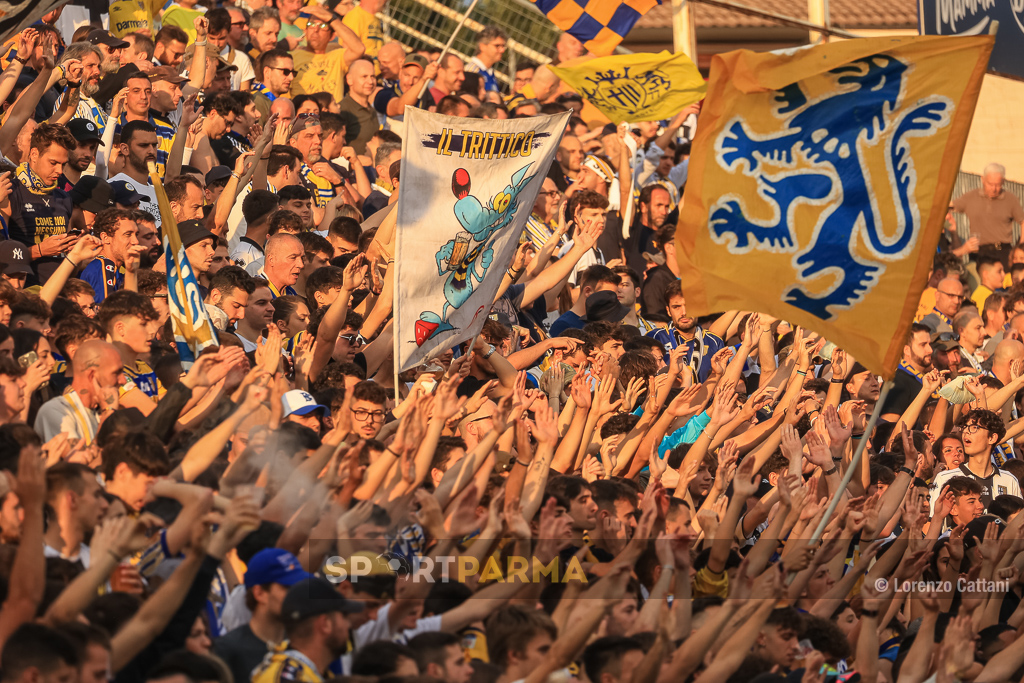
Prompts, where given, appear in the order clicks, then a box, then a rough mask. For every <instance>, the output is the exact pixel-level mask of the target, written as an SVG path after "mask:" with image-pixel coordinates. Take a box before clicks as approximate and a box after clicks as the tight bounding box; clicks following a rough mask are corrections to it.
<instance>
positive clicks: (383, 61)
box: [377, 40, 405, 88]
mask: <svg viewBox="0 0 1024 683" xmlns="http://www.w3.org/2000/svg"><path fill="white" fill-rule="evenodd" d="M404 61H405V48H404V47H402V44H401V43H399V42H397V41H394V40H392V41H391V42H390V43H384V45H382V46H381V48H380V52H378V53H377V64H379V65H380V77H381V78H382V79H384V84H383V85H384V87H385V88H387V87H393V86H394V85H396V84H397V83H398V76H399V74H400V73H401V72H402V62H404Z"/></svg>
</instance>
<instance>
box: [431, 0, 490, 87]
mask: <svg viewBox="0 0 1024 683" xmlns="http://www.w3.org/2000/svg"><path fill="white" fill-rule="evenodd" d="M478 2H480V0H473V2H471V3H469V8H468V9H467V10H466V13H465V14H463V15H462V19H460V20H459V25H458V26H456V27H455V30H454V31H452V35H451V37H449V38H448V44H447V45H445V46H444V49H443V50H441V56H440V57H438V58H437V65H438V66H441V64H442V63H443V62H444V56H445V55H446V54H448V50H450V49H451V47H452V43H454V42H455V36H457V35H459V31H461V30H462V27H463V26H465V25H466V20H467V19H469V15H470V14H472V12H473V8H474V7H476V3H478ZM428 83H429V81H427V80H424V81H423V87H422V88H420V94H419V95H417V96H416V101H417V102H418V101H419V100H420V99H422V97H423V93H425V92H427V84H428Z"/></svg>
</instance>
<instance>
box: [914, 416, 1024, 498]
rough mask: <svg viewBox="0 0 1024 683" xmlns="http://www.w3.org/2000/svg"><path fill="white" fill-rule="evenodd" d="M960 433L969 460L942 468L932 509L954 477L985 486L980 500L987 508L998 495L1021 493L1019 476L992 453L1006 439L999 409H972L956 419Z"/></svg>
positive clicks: (935, 482)
mask: <svg viewBox="0 0 1024 683" xmlns="http://www.w3.org/2000/svg"><path fill="white" fill-rule="evenodd" d="M956 424H957V427H958V428H959V429H960V437H961V438H962V439H963V444H964V455H965V456H966V457H967V460H966V462H964V463H963V464H961V465H960V467H958V468H957V469H953V470H945V471H943V472H939V473H938V474H937V475H936V476H935V480H934V481H933V482H932V496H931V497H932V511H933V513H934V510H935V503H936V501H937V500H938V499H939V496H940V495H941V494H942V489H943V488H944V487H945V485H946V484H947V483H948V481H949V479H951V478H953V477H968V478H970V479H974V480H975V481H977V482H978V483H979V484H981V486H982V491H981V502H982V504H983V505H984V506H985V508H986V509H988V506H989V503H991V502H992V499H993V498H995V497H996V496H1002V495H1005V494H1009V495H1011V496H1017V497H1020V495H1021V492H1020V484H1019V483H1018V481H1017V478H1016V477H1015V476H1013V475H1012V474H1010V473H1009V472H1007V471H1006V470H1001V469H999V468H998V467H997V466H996V464H995V460H994V459H993V457H992V451H993V450H994V449H995V448H996V446H998V445H999V444H1000V443H1002V441H1003V436H1004V435H1005V434H1006V425H1004V424H1003V420H1002V418H1000V417H999V414H998V413H994V412H992V411H991V410H972V411H970V412H968V413H967V414H965V415H963V416H962V417H961V418H960V419H959V420H958V421H957V423H956Z"/></svg>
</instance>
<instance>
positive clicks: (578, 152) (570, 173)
mask: <svg viewBox="0 0 1024 683" xmlns="http://www.w3.org/2000/svg"><path fill="white" fill-rule="evenodd" d="M555 158H556V159H557V160H558V166H555V165H554V164H552V166H551V172H550V173H548V176H549V177H550V178H551V179H552V180H554V181H555V185H557V186H558V189H559V190H561V191H562V192H565V190H566V188H568V187H569V185H571V184H572V183H574V182H575V181H576V174H577V173H579V172H580V168H581V167H582V165H583V144H582V143H581V142H580V139H579V138H578V137H576V136H575V135H565V136H563V137H562V142H561V143H560V144H559V145H558V151H557V152H556V153H555Z"/></svg>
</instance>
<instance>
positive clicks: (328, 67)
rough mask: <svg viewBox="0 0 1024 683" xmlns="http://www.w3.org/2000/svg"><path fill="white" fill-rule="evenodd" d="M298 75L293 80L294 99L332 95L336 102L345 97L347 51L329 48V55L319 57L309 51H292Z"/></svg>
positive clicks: (292, 91)
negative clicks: (323, 93)
mask: <svg viewBox="0 0 1024 683" xmlns="http://www.w3.org/2000/svg"><path fill="white" fill-rule="evenodd" d="M292 58H293V60H294V61H295V70H296V71H298V72H299V73H298V75H296V76H295V78H294V80H292V89H291V94H292V97H295V96H296V95H311V94H313V93H316V92H327V93H330V94H331V97H332V98H334V101H335V102H341V100H342V99H344V97H345V85H344V84H345V72H346V71H347V69H346V68H345V50H343V49H339V48H337V47H334V48H333V49H332V48H331V47H328V49H327V54H323V55H318V54H313V53H312V52H309V51H308V50H292Z"/></svg>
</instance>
